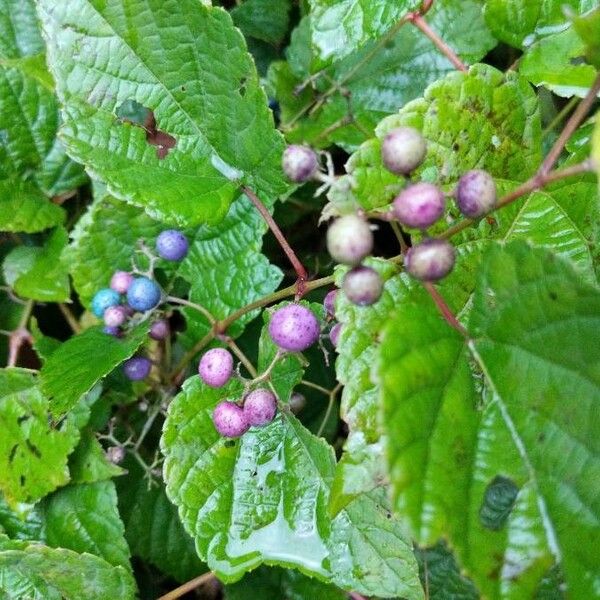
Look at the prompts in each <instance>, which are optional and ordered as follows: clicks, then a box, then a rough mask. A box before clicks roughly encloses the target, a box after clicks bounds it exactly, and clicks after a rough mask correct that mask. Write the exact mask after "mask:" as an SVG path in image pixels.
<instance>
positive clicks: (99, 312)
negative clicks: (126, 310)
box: [92, 288, 121, 319]
mask: <svg viewBox="0 0 600 600" xmlns="http://www.w3.org/2000/svg"><path fill="white" fill-rule="evenodd" d="M120 303H121V296H120V295H119V293H118V292H115V290H111V289H110V288H105V289H103V290H100V291H99V292H96V294H95V296H94V297H93V298H92V312H93V313H94V314H95V315H96V316H97V317H98V318H99V319H101V318H102V317H103V316H104V311H105V310H106V309H107V308H108V307H109V306H116V305H117V304H120Z"/></svg>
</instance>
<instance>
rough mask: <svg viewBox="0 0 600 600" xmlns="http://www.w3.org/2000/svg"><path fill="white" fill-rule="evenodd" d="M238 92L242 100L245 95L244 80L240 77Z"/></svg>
mask: <svg viewBox="0 0 600 600" xmlns="http://www.w3.org/2000/svg"><path fill="white" fill-rule="evenodd" d="M238 92H239V93H240V96H241V97H242V98H243V97H244V96H245V95H246V78H245V77H242V78H241V79H240V87H239V88H238Z"/></svg>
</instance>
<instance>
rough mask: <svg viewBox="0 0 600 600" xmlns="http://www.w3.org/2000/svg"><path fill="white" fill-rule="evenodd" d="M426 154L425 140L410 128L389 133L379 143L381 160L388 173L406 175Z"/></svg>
mask: <svg viewBox="0 0 600 600" xmlns="http://www.w3.org/2000/svg"><path fill="white" fill-rule="evenodd" d="M426 153H427V144H426V143H425V138H424V137H423V136H422V135H421V133H420V132H419V131H417V130H416V129H413V128H412V127H398V128H397V129H393V130H392V131H390V132H389V133H388V134H387V135H386V136H385V138H384V139H383V142H382V143H381V158H382V160H383V164H384V165H385V168H386V169H387V170H388V171H391V172H392V173H396V174H398V175H408V174H409V173H410V172H411V171H414V170H415V169H416V168H417V167H418V166H419V165H420V164H421V163H422V162H423V161H424V160H425V154H426Z"/></svg>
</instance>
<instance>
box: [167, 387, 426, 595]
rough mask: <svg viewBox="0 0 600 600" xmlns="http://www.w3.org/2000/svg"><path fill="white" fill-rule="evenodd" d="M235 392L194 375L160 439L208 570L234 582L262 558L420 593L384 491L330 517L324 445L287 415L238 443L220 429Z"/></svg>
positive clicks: (329, 469) (173, 492)
mask: <svg viewBox="0 0 600 600" xmlns="http://www.w3.org/2000/svg"><path fill="white" fill-rule="evenodd" d="M239 393H240V385H239V383H237V382H233V383H231V384H229V385H228V387H227V388H225V389H223V390H212V389H209V388H206V387H205V386H203V385H202V384H201V382H200V380H199V379H198V378H192V379H189V380H188V381H187V382H186V384H184V388H183V391H182V392H181V393H180V394H179V395H178V396H177V398H176V399H175V400H174V401H173V403H172V404H171V405H170V407H169V415H168V418H167V421H166V423H165V428H164V433H163V438H162V441H161V446H162V449H163V452H164V453H165V456H166V459H165V467H164V473H165V479H166V482H167V493H168V494H169V497H170V498H171V500H172V501H173V502H174V503H175V504H176V505H177V506H178V507H179V512H180V516H181V518H182V521H183V524H184V526H185V527H186V529H187V531H188V532H190V533H191V534H192V535H193V536H194V538H195V540H196V547H197V549H198V551H199V553H200V555H201V557H202V558H204V559H206V561H207V563H208V566H209V568H211V569H213V570H214V571H215V572H216V573H217V574H218V576H219V577H220V578H222V579H223V580H224V581H226V582H232V581H236V580H238V579H239V578H240V577H241V576H242V575H243V573H244V572H245V571H248V570H251V569H253V568H255V567H257V566H258V565H260V564H261V563H267V564H273V565H281V566H289V567H295V568H298V569H300V570H302V571H304V572H305V573H307V574H310V575H312V576H317V577H319V578H327V579H329V580H331V581H332V582H333V583H335V584H337V585H339V586H340V587H343V588H346V589H353V590H357V591H359V592H361V593H366V594H369V595H384V596H394V595H401V596H403V597H406V598H422V597H423V592H422V589H421V587H420V585H419V583H418V580H417V576H416V564H415V562H414V557H413V556H412V552H411V549H410V544H408V543H407V542H406V541H404V539H403V538H402V534H401V532H400V528H399V525H398V524H397V523H396V522H395V521H394V520H393V519H391V520H390V519H388V518H387V516H386V515H387V514H388V513H386V509H385V508H384V506H382V504H381V502H383V501H384V497H382V496H381V495H379V496H373V495H371V496H362V497H361V498H360V499H358V500H356V501H354V502H353V503H351V504H350V505H349V506H348V507H347V508H346V509H345V510H344V511H342V512H340V513H339V515H338V516H337V517H336V518H335V519H334V520H333V521H330V519H329V517H328V516H327V512H326V509H327V498H328V495H329V484H330V481H331V478H332V475H333V467H334V458H333V454H332V450H331V448H330V447H329V446H328V445H327V444H326V442H324V441H323V440H319V439H318V438H315V437H314V436H312V435H311V434H310V433H309V432H308V431H307V430H305V429H304V428H303V427H302V425H300V423H299V422H298V421H297V420H296V419H295V418H294V417H293V416H291V415H288V414H287V413H286V414H280V415H279V416H278V417H276V419H275V421H273V423H271V424H270V425H269V426H267V427H262V428H252V429H251V430H250V431H249V432H247V433H246V434H245V435H244V436H243V437H242V438H241V439H240V440H238V441H227V440H225V439H224V438H221V437H220V436H219V435H218V434H217V433H216V431H215V429H214V426H213V424H212V420H211V412H212V409H213V407H214V405H215V404H216V402H217V401H218V400H219V399H221V398H223V397H230V398H235V397H237V396H238V395H239ZM250 499H251V501H249V500H250Z"/></svg>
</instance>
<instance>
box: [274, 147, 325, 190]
mask: <svg viewBox="0 0 600 600" xmlns="http://www.w3.org/2000/svg"><path fill="white" fill-rule="evenodd" d="M281 166H282V168H283V172H284V173H285V174H286V176H287V177H288V179H290V180H291V181H293V182H295V183H304V182H305V181H308V180H309V179H312V177H313V176H314V174H315V173H316V172H317V169H318V168H319V159H318V158H317V154H316V152H315V151H314V150H313V149H312V148H309V147H308V146H298V145H296V144H292V145H291V146H288V147H287V148H286V149H285V151H284V153H283V157H282V159H281Z"/></svg>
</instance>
